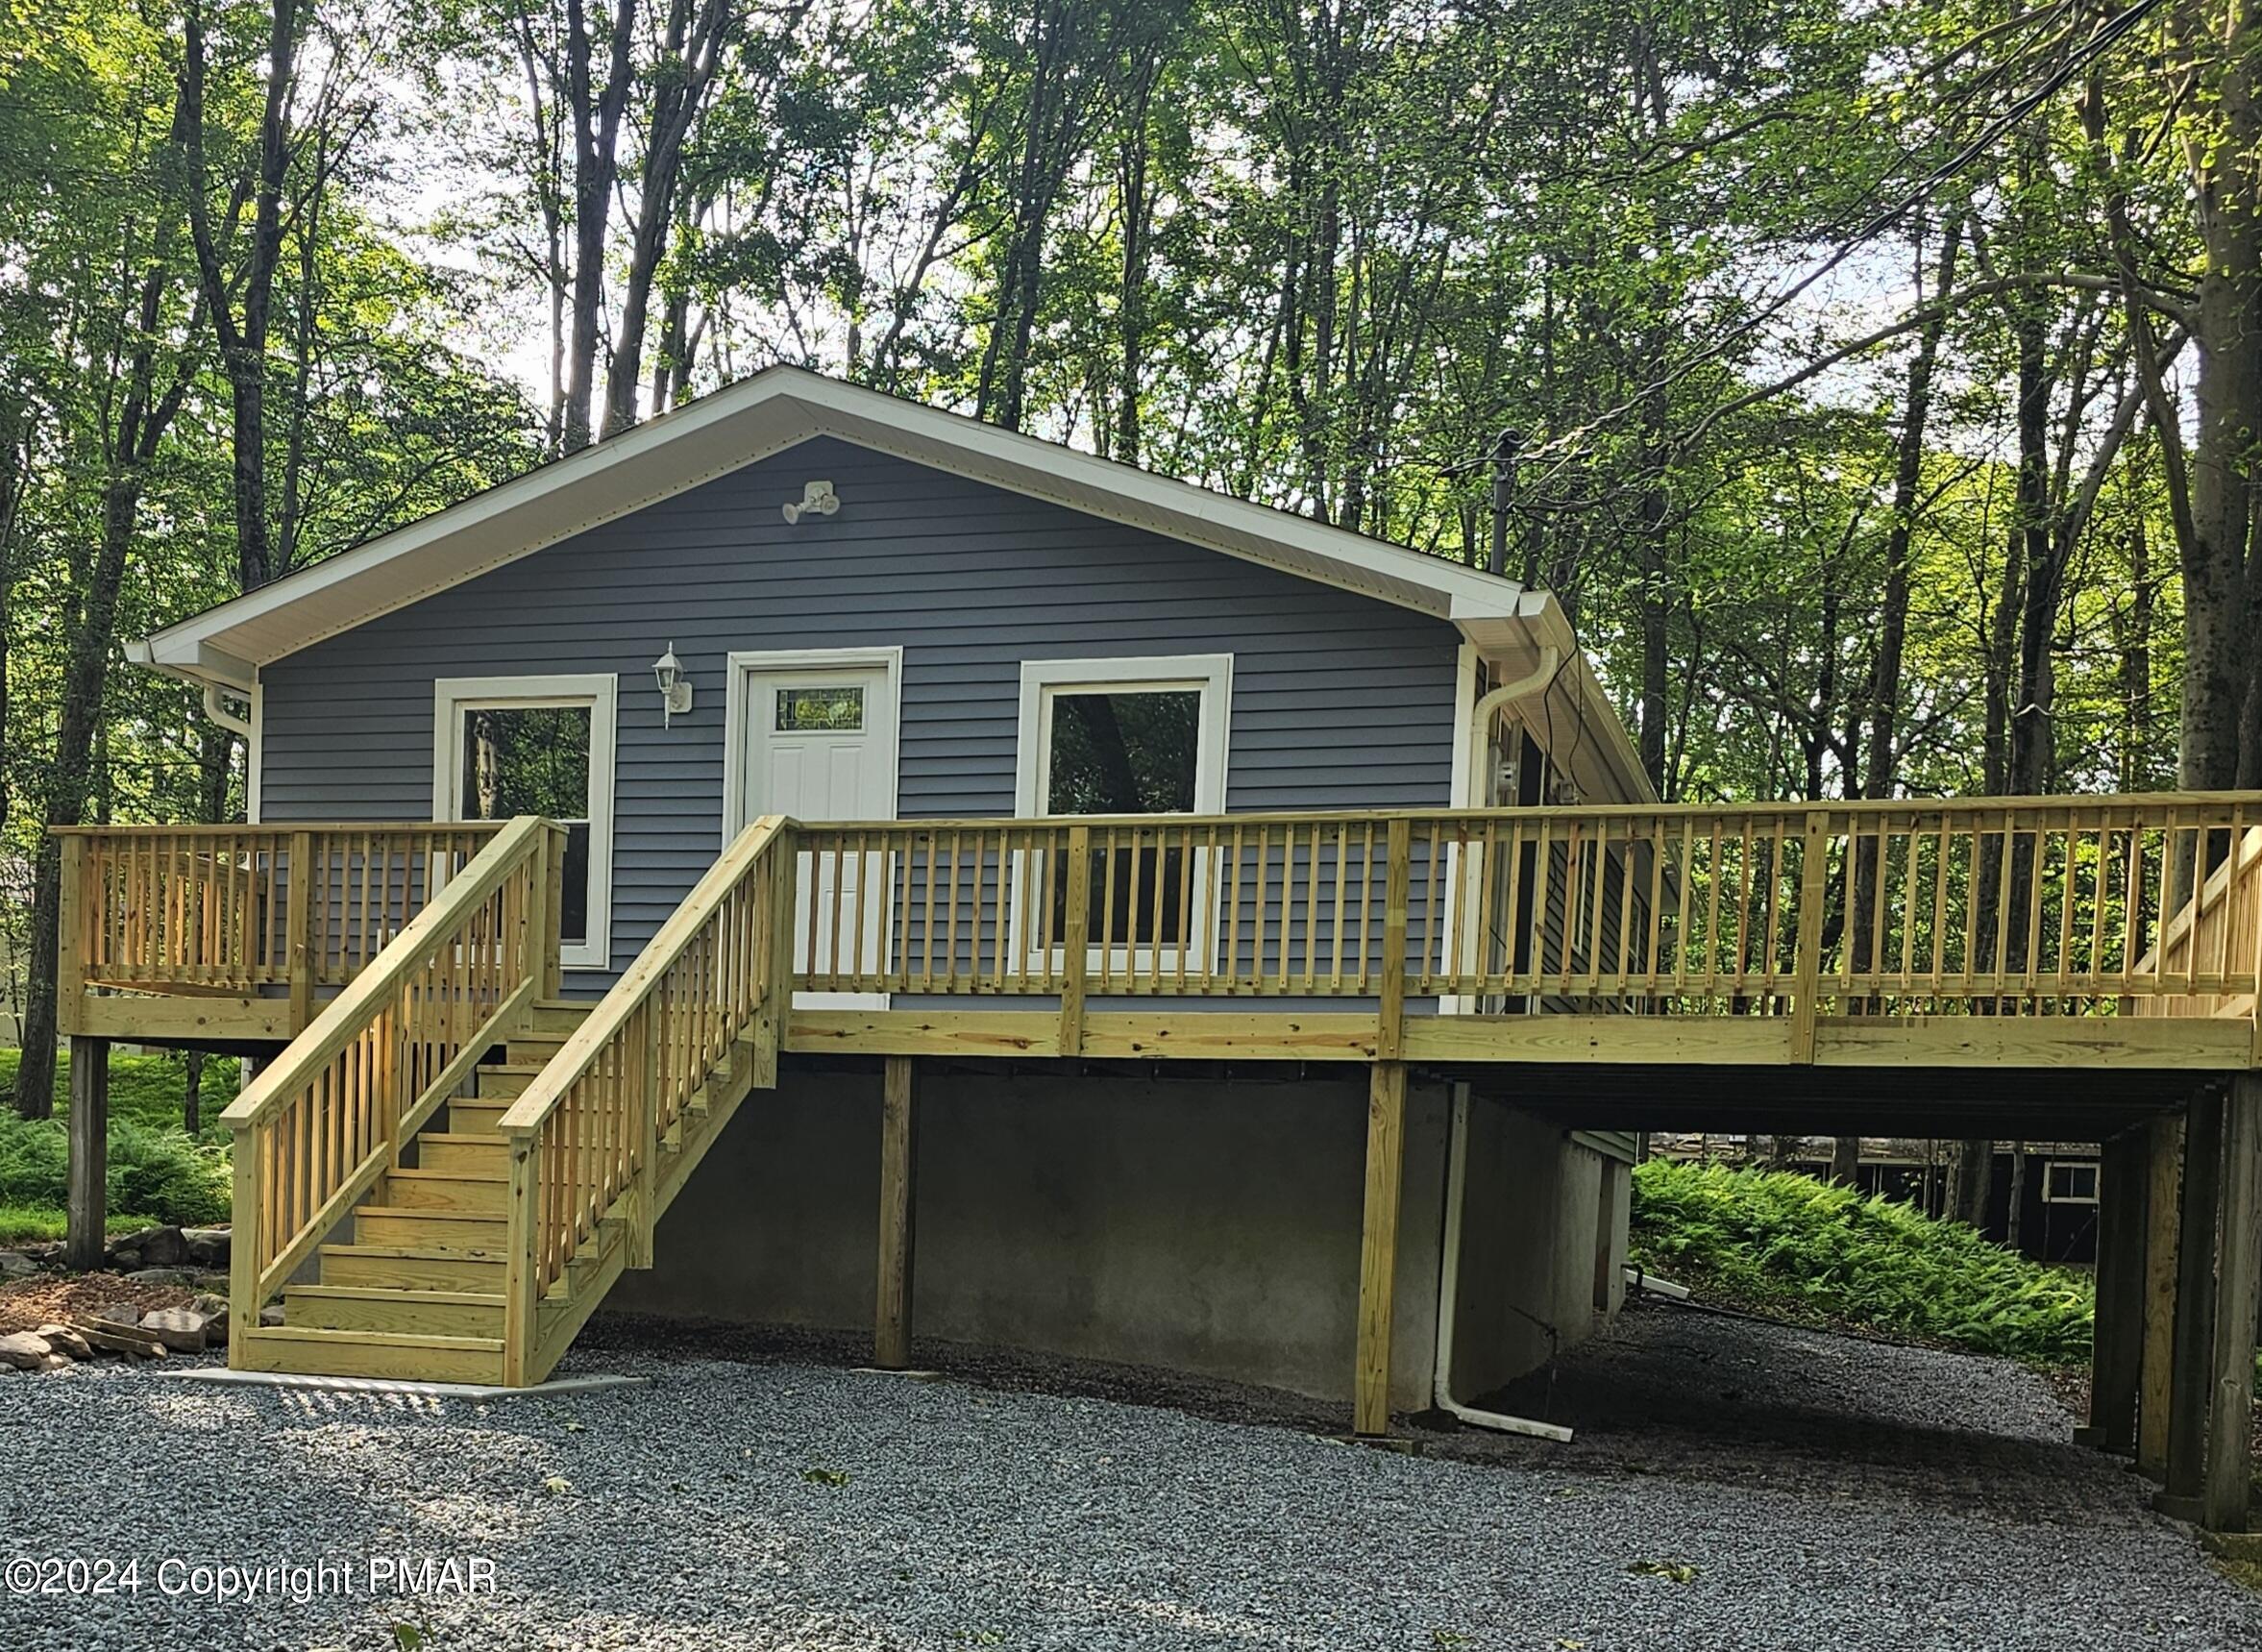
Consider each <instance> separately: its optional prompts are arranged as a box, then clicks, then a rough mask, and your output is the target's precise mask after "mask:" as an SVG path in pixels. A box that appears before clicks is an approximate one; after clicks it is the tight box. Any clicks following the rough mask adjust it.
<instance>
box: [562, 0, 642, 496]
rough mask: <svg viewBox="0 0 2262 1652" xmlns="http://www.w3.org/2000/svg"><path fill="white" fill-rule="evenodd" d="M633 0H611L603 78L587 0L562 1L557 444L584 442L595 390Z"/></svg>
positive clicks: (572, 446) (568, 447)
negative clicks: (561, 330)
mask: <svg viewBox="0 0 2262 1652" xmlns="http://www.w3.org/2000/svg"><path fill="white" fill-rule="evenodd" d="M635 20H636V6H635V0H616V4H615V8H614V12H613V16H612V20H611V28H610V32H609V34H608V36H607V38H606V48H607V49H606V54H605V71H604V79H603V81H602V84H600V83H598V82H597V81H595V80H594V79H593V78H592V67H593V64H592V60H593V58H594V57H595V54H596V43H595V42H594V41H592V40H591V38H590V36H589V16H588V8H587V0H566V101H567V104H568V106H569V108H570V109H571V110H572V112H573V125H574V284H573V304H572V308H571V311H570V315H569V321H568V326H567V329H566V391H565V416H564V419H563V429H562V431H561V432H560V435H559V440H558V445H559V448H560V450H561V451H563V452H565V453H574V452H577V451H578V450H579V449H581V448H585V447H587V446H588V445H589V443H590V440H591V436H592V433H593V430H594V426H593V424H592V422H591V421H592V408H593V405H594V403H595V400H596V395H597V335H598V331H599V323H600V321H601V320H602V309H603V308H604V232H605V225H606V222H607V218H608V214H609V213H610V211H611V210H612V197H613V185H614V182H615V181H616V179H617V178H618V177H619V174H620V139H621V115H622V111H623V110H624V109H625V108H626V107H627V102H628V86H629V69H630V63H631V59H630V55H629V47H630V44H631V41H632V37H633V33H634V26H635Z"/></svg>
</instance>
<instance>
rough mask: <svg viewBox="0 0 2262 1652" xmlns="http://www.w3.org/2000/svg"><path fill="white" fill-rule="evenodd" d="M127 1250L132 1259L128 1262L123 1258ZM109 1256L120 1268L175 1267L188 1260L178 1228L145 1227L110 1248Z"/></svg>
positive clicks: (185, 1243) (186, 1249) (186, 1248)
mask: <svg viewBox="0 0 2262 1652" xmlns="http://www.w3.org/2000/svg"><path fill="white" fill-rule="evenodd" d="M129 1251H131V1252H132V1253H133V1256H134V1260H133V1261H131V1262H129V1261H128V1260H127V1259H126V1256H127V1252H129ZM111 1260H112V1261H113V1262H114V1263H115V1264H116V1266H118V1267H120V1268H178V1267H180V1266H181V1265H182V1264H183V1263H184V1262H186V1261H187V1260H188V1242H187V1241H186V1240H185V1239H184V1238H183V1237H182V1236H181V1230H180V1229H179V1228H177V1227H145V1228H143V1229H142V1230H141V1231H140V1232H139V1233H129V1234H127V1235H126V1237H125V1238H123V1239H121V1240H119V1241H118V1242H117V1243H116V1244H115V1245H112V1246H111Z"/></svg>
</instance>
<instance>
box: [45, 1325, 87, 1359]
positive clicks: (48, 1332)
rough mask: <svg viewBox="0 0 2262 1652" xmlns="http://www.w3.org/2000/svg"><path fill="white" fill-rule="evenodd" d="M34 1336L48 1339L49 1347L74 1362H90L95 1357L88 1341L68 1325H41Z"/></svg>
mask: <svg viewBox="0 0 2262 1652" xmlns="http://www.w3.org/2000/svg"><path fill="white" fill-rule="evenodd" d="M33 1335H35V1336H39V1337H44V1338H46V1339H47V1345H48V1347H50V1348H52V1349H53V1350H54V1351H55V1352H57V1353H59V1354H68V1355H70V1357H71V1358H72V1359H74V1360H90V1359H92V1358H93V1357H94V1350H93V1349H92V1348H91V1347H89V1346H88V1345H87V1343H86V1338H85V1337H82V1336H80V1335H79V1333H78V1332H76V1331H74V1330H72V1329H71V1328H70V1327H69V1326H68V1325H41V1326H40V1327H39V1328H38V1329H37V1331H35V1332H34V1333H33Z"/></svg>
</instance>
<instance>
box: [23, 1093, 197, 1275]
mask: <svg viewBox="0 0 2262 1652" xmlns="http://www.w3.org/2000/svg"><path fill="white" fill-rule="evenodd" d="M19 1055H20V1052H19V1051H17V1050H13V1049H9V1050H0V1091H4V1092H5V1095H6V1097H7V1101H6V1105H5V1106H0V1245H7V1244H17V1245H23V1244H31V1243H35V1242H37V1241H40V1240H45V1239H55V1238H60V1237H61V1234H62V1220H63V1219H62V1211H63V1199H64V1185H65V1181H64V1178H65V1171H66V1168H67V1166H68V1163H69V1155H70V1148H69V1138H68V1135H67V1134H66V1132H65V1129H64V1122H63V1116H64V1114H65V1112H66V1111H67V1108H68V1105H69V1102H68V1086H69V1066H68V1057H67V1056H64V1057H62V1058H61V1061H60V1062H59V1066H60V1068H61V1071H59V1072H58V1073H57V1074H56V1091H57V1095H56V1116H55V1117H54V1118H52V1119H22V1118H18V1117H17V1116H16V1113H15V1109H14V1097H15V1073H16V1064H17V1060H18V1058H19ZM236 1072H237V1067H236V1063H235V1062H234V1061H233V1060H230V1059H226V1058H222V1057H213V1058H211V1059H209V1060H208V1061H207V1062H206V1064H205V1078H204V1086H203V1091H202V1108H201V1111H202V1114H203V1118H202V1124H203V1128H202V1129H200V1130H199V1131H198V1132H197V1134H196V1135H195V1136H193V1137H191V1136H190V1135H188V1134H187V1133H186V1132H184V1130H183V1129H182V1128H181V1107H182V1102H183V1099H184V1097H185V1096H186V1094H187V1075H186V1072H185V1069H184V1066H183V1064H182V1061H181V1058H180V1057H179V1056H178V1055H113V1056H112V1057H111V1064H110V1105H111V1119H110V1174H109V1189H108V1192H109V1199H110V1208H111V1210H113V1211H119V1212H125V1213H130V1214H126V1215H121V1216H117V1217H114V1218H112V1219H111V1223H110V1226H111V1231H113V1232H116V1231H119V1230H121V1229H131V1228H135V1227H146V1226H148V1225H149V1224H150V1223H152V1222H172V1223H175V1224H178V1225H181V1226H190V1227H196V1226H204V1225H207V1224H209V1223H211V1222H220V1221H227V1220H228V1203H229V1196H230V1192H231V1177H230V1172H229V1161H228V1132H227V1131H226V1129H224V1128H222V1126H221V1125H220V1122H219V1118H220V1110H221V1109H222V1108H223V1107H225V1106H227V1104H228V1103H229V1101H230V1100H231V1099H233V1098H234V1095H235V1088H236V1082H235V1080H236Z"/></svg>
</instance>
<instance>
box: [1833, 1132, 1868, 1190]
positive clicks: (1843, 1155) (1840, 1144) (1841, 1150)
mask: <svg viewBox="0 0 2262 1652" xmlns="http://www.w3.org/2000/svg"><path fill="white" fill-rule="evenodd" d="M1830 1179H1831V1180H1832V1181H1833V1182H1842V1183H1843V1184H1845V1185H1846V1186H1847V1187H1850V1188H1859V1187H1860V1186H1861V1138H1860V1137H1859V1136H1837V1137H1833V1138H1832V1141H1831V1145H1830Z"/></svg>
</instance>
